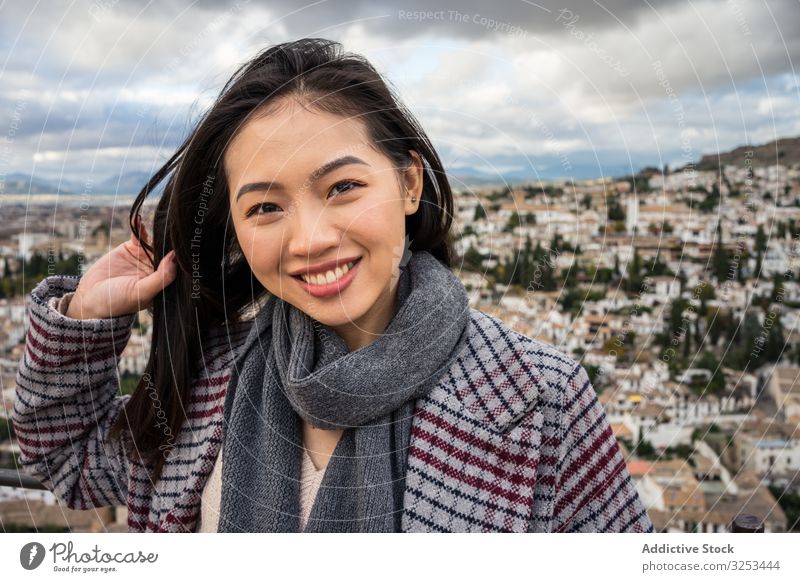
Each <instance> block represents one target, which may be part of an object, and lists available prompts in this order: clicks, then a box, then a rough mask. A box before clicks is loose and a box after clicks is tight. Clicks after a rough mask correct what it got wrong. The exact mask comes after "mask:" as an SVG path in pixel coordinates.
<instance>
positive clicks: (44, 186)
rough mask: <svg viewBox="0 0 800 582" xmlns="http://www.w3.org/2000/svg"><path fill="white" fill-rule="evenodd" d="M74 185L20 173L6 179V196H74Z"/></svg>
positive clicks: (10, 175)
mask: <svg viewBox="0 0 800 582" xmlns="http://www.w3.org/2000/svg"><path fill="white" fill-rule="evenodd" d="M74 187H75V184H74V183H67V182H61V183H60V184H59V183H58V181H54V180H46V179H44V178H34V177H33V176H28V175H26V174H20V173H18V172H16V173H13V174H9V175H8V176H6V179H5V186H4V188H3V192H4V193H5V194H29V193H30V194H63V195H72V194H75V192H76V190H74V189H73V188H74Z"/></svg>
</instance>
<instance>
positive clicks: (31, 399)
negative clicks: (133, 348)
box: [11, 276, 654, 532]
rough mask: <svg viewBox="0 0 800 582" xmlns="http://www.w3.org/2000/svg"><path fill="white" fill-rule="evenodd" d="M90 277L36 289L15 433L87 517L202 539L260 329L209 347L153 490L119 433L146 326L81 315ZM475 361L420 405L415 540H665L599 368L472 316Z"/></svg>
mask: <svg viewBox="0 0 800 582" xmlns="http://www.w3.org/2000/svg"><path fill="white" fill-rule="evenodd" d="M77 284H78V278H77V277H70V276H54V277H48V278H46V279H44V280H43V281H42V282H41V283H39V285H37V287H36V288H35V289H34V290H33V291H32V293H31V304H30V311H29V326H28V329H27V330H26V340H25V350H24V352H23V356H22V360H21V362H20V367H19V372H18V374H17V389H16V401H15V404H14V409H13V413H12V417H11V418H12V422H13V424H14V428H15V430H16V434H17V439H18V443H19V447H20V450H21V456H20V461H21V464H22V467H23V470H24V471H25V472H27V473H28V474H30V475H33V476H34V477H36V478H38V479H39V480H41V481H42V482H43V483H44V484H45V485H46V486H47V488H48V489H50V490H51V491H52V492H53V493H54V494H55V495H56V496H57V497H58V498H59V499H60V500H61V501H62V502H63V503H65V504H66V505H67V506H68V507H70V508H72V509H90V508H93V507H101V506H109V505H127V508H128V525H129V530H130V531H132V532H192V531H195V529H196V528H197V524H198V521H199V515H200V501H201V495H202V492H203V488H204V486H205V484H206V482H207V480H208V477H209V475H210V474H211V471H212V469H213V466H214V463H215V460H216V458H217V455H218V453H219V451H220V447H221V438H220V437H221V434H222V419H223V415H222V413H223V404H224V397H225V390H226V386H227V382H228V379H229V376H230V369H231V366H232V365H233V363H234V360H235V358H236V356H237V354H238V353H239V352H240V351H241V349H242V347H243V346H244V343H245V341H244V340H245V339H246V337H247V334H248V331H249V322H241V323H236V324H235V326H229V327H228V328H227V329H225V328H220V329H218V330H214V331H213V332H211V333H210V334H209V335H208V336H207V338H206V344H205V349H204V354H203V355H204V358H203V361H202V362H199V364H200V365H199V369H200V372H199V373H198V374H197V376H196V379H195V381H194V383H193V389H192V396H191V399H190V401H189V402H187V403H186V421H185V423H184V425H183V426H182V428H181V430H180V431H179V433H178V434H177V435H174V441H173V442H174V444H175V452H174V453H173V454H172V455H171V456H170V457H169V460H168V461H167V463H166V465H165V467H164V471H163V476H162V478H161V479H160V480H159V481H158V482H157V483H155V484H154V483H153V482H152V480H151V479H150V477H149V474H148V472H147V469H146V467H145V466H144V465H143V464H142V463H141V462H140V461H139V460H138V459H136V460H132V459H129V458H128V457H127V456H126V454H125V452H124V450H123V448H122V447H121V445H119V444H117V443H116V442H113V441H108V442H107V439H106V438H105V435H106V433H107V431H108V429H109V427H110V426H111V424H112V422H113V420H114V419H115V418H116V417H117V415H118V414H119V413H120V411H121V410H122V408H123V406H124V405H125V402H126V401H127V400H128V399H129V398H130V396H128V395H125V396H120V395H119V394H118V370H117V365H118V362H119V357H120V354H121V352H122V350H123V348H124V347H125V345H126V342H127V341H128V339H129V337H130V334H131V331H132V326H133V322H134V316H133V315H126V316H120V317H115V318H109V319H95V320H84V321H80V320H75V319H71V318H68V317H66V316H65V315H63V314H62V312H61V311H59V309H64V308H65V305H67V302H68V300H69V297H70V296H69V295H67V294H68V293H70V292H72V291H74V290H75V288H76V287H77ZM468 345H469V349H468V350H466V351H465V354H464V356H463V357H461V358H459V359H458V360H457V361H456V362H455V364H454V365H453V366H452V368H451V369H450V370H449V372H448V373H447V374H446V375H445V376H444V377H443V378H442V380H441V381H440V382H439V384H438V385H437V386H436V388H435V389H434V390H433V391H432V392H431V393H430V394H429V395H428V396H427V397H425V398H422V399H420V400H418V401H417V405H416V410H415V416H414V420H413V422H412V434H411V440H410V448H409V451H408V455H409V458H408V472H407V474H406V489H405V496H404V515H403V520H402V524H403V529H404V530H405V531H458V532H465V531H479V532H494V531H503V532H525V531H528V532H593V531H600V532H652V531H654V530H653V524H652V522H651V521H650V519H649V517H648V516H647V513H646V511H645V508H644V507H643V505H642V502H641V499H640V497H639V495H638V493H637V490H636V488H635V485H634V483H633V481H632V480H631V476H630V474H629V472H628V470H627V467H626V464H625V459H624V458H623V456H622V454H621V451H620V449H619V446H618V445H617V442H616V440H615V438H614V436H613V434H612V431H611V428H610V426H609V424H608V421H607V419H606V416H605V414H604V411H603V409H602V406H601V405H600V403H599V402H598V400H597V398H596V395H595V391H594V389H593V387H592V385H591V383H590V381H589V378H588V376H587V373H586V370H585V369H584V368H583V367H582V366H581V365H580V364H578V363H576V362H575V361H574V360H572V359H570V358H568V357H567V356H565V355H564V354H562V353H561V352H559V351H558V350H557V349H555V348H554V347H552V346H550V345H547V344H544V343H541V342H538V341H535V340H533V339H530V338H528V337H526V336H523V335H521V334H519V333H516V332H514V331H512V330H511V329H509V328H508V327H507V326H505V325H504V324H503V323H502V322H501V321H500V320H498V319H496V318H494V317H492V316H489V315H487V314H485V313H482V312H481V311H478V310H475V309H471V320H470V330H469V340H468Z"/></svg>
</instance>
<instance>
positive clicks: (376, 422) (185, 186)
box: [12, 39, 653, 532]
mask: <svg viewBox="0 0 800 582" xmlns="http://www.w3.org/2000/svg"><path fill="white" fill-rule="evenodd" d="M165 179H166V186H165V189H164V194H163V196H162V198H161V199H160V201H159V204H158V208H157V211H156V216H155V222H154V228H153V239H152V240H151V239H150V236H149V235H148V233H147V229H146V228H145V227H144V226H143V225H142V224H141V220H140V218H139V212H140V209H141V206H142V204H143V202H144V200H145V198H146V197H147V196H148V194H149V193H150V192H151V191H153V190H154V188H155V187H156V186H157V185H158V184H159V183H160V182H161V181H163V180H165ZM452 214H453V199H452V193H451V190H450V186H449V183H448V180H447V177H446V175H445V173H444V169H443V167H442V164H441V161H440V160H439V157H438V155H437V154H436V152H435V150H434V149H433V147H432V146H431V144H430V141H429V140H428V138H427V136H426V135H425V132H424V131H423V130H422V128H421V127H420V126H419V124H418V123H417V121H416V120H415V119H414V117H413V116H412V115H411V114H410V113H409V112H408V111H407V110H406V109H405V108H404V107H403V106H402V105H401V103H400V102H399V100H398V98H397V97H396V95H395V94H394V93H393V92H392V91H391V90H390V88H389V85H388V84H387V83H386V81H385V80H384V79H383V78H382V77H381V76H380V74H379V73H378V72H377V71H376V70H375V69H374V68H373V67H372V66H371V65H370V64H369V63H368V62H367V61H366V60H365V59H364V58H363V57H360V56H358V55H352V54H347V53H343V52H342V51H341V47H340V46H339V45H338V44H337V43H334V42H331V41H328V40H325V39H301V40H298V41H295V42H290V43H285V44H281V45H276V46H273V47H269V48H267V49H266V50H264V51H263V52H261V53H260V54H258V55H257V56H255V57H254V58H253V59H252V60H251V61H249V62H248V63H246V64H245V65H244V66H242V67H241V68H240V69H239V70H238V71H236V73H234V75H233V77H232V78H231V79H230V80H229V81H228V83H226V85H225V87H224V88H223V90H222V92H221V94H220V96H219V98H218V99H217V100H216V102H215V103H214V104H213V106H212V107H211V108H210V109H209V110H208V112H206V113H205V115H204V116H203V118H202V119H201V120H200V122H199V123H198V125H197V127H195V129H194V130H193V132H192V133H191V135H190V136H189V137H188V138H187V140H186V141H185V142H184V143H183V144H182V145H181V146H180V148H179V149H178V151H177V152H176V153H175V154H174V155H173V156H172V158H171V159H170V160H169V161H168V162H167V164H165V165H164V166H163V167H162V168H161V169H160V170H159V171H158V172H156V174H155V175H154V176H153V177H152V179H151V180H150V181H149V183H148V184H147V186H146V187H145V188H144V189H143V191H142V192H141V193H140V195H139V196H138V198H137V200H136V203H135V204H134V207H133V209H132V211H131V228H132V231H133V234H132V236H131V240H130V241H128V242H126V243H124V244H123V245H120V246H119V247H117V248H115V249H114V250H113V251H111V252H110V253H109V254H108V255H106V256H104V257H103V258H102V259H101V260H100V261H99V262H98V263H96V264H95V265H93V266H92V268H91V269H89V271H88V272H87V273H86V274H84V275H83V276H82V277H80V278H77V277H48V278H47V279H45V280H44V281H42V282H41V283H40V284H39V285H38V286H37V287H36V289H35V290H34V291H33V294H32V299H33V302H32V308H31V325H30V328H29V332H28V337H27V340H26V351H25V354H24V356H23V359H22V362H21V367H20V372H19V374H18V376H17V394H18V398H17V400H16V404H15V408H14V411H13V415H12V420H13V422H14V427H15V429H16V431H17V434H18V436H19V444H20V449H21V453H22V454H21V458H20V461H21V463H22V465H23V467H25V468H26V470H27V471H28V472H30V473H31V474H33V475H34V476H36V477H38V478H39V479H40V480H42V482H43V483H45V485H46V486H47V487H48V488H50V489H52V490H53V491H54V492H55V493H56V495H57V496H59V497H60V498H61V499H62V500H63V501H64V502H65V503H66V504H67V505H68V506H69V507H72V508H82V509H88V508H91V507H98V506H103V505H115V504H126V505H127V506H128V510H129V527H130V530H131V531H170V532H175V531H201V532H202V531H220V532H228V531H264V532H296V531H305V532H325V531H329V532H397V531H403V532H409V531H465V532H467V531H469V532H472V531H474V532H491V531H519V532H526V531H531V532H533V531H539V532H549V531H632V532H650V531H653V525H652V523H651V521H650V520H649V518H648V516H647V513H646V511H645V509H644V507H643V505H642V503H641V500H640V498H639V496H638V494H637V491H636V488H635V486H634V484H633V482H632V480H631V477H630V475H629V473H628V471H627V468H626V464H625V461H624V459H623V457H622V455H621V453H620V449H619V447H618V446H617V443H616V441H615V439H614V436H613V434H612V432H611V429H610V426H609V424H608V422H607V420H606V418H605V415H604V414H603V409H602V407H601V406H600V404H599V402H598V400H597V398H596V396H595V392H594V389H593V388H592V386H591V383H590V382H589V378H588V375H587V373H586V370H585V369H584V368H583V367H582V366H581V365H580V364H579V363H578V362H575V361H573V360H572V359H570V358H569V357H567V356H566V355H564V354H562V353H561V352H559V351H558V350H556V349H555V348H554V347H552V346H549V345H546V344H543V343H541V342H538V341H536V340H533V339H531V338H528V337H525V336H523V335H520V334H518V333H515V332H514V331H512V330H511V329H510V328H508V327H507V326H506V325H505V324H503V323H502V322H501V321H500V320H498V319H496V318H494V317H491V316H489V315H487V314H485V313H483V312H481V311H479V310H477V309H473V308H471V307H470V306H469V302H468V298H467V293H466V290H465V288H464V286H463V285H462V284H461V282H460V281H459V279H458V278H457V277H456V275H455V273H454V272H453V263H454V261H455V254H454V252H453V249H452V247H451V244H452V233H451V227H452ZM151 255H153V256H151ZM142 308H150V309H152V315H153V328H152V329H153V335H152V345H151V352H150V358H149V360H148V364H147V367H146V371H145V374H144V375H143V376H142V378H141V380H140V382H139V384H138V386H137V388H136V390H135V392H134V393H133V394H132V395H130V396H128V395H124V396H119V395H117V393H116V392H117V379H116V378H117V375H116V365H117V361H118V358H119V353H120V352H121V348H122V347H124V345H125V343H126V342H127V340H128V338H129V336H130V332H131V327H132V325H133V322H134V319H135V313H136V312H137V311H138V310H139V309H142ZM87 329H88V331H89V332H90V333H87Z"/></svg>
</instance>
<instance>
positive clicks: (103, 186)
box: [3, 171, 163, 196]
mask: <svg viewBox="0 0 800 582" xmlns="http://www.w3.org/2000/svg"><path fill="white" fill-rule="evenodd" d="M150 177H151V175H150V174H149V173H148V172H142V171H130V172H123V173H121V174H117V175H115V176H109V177H107V178H103V179H102V180H98V181H94V182H92V181H90V180H84V181H82V182H79V181H76V180H61V181H59V180H57V179H55V180H54V179H48V178H39V177H33V176H28V175H26V174H20V173H13V174H9V175H8V176H7V177H6V180H5V188H4V190H3V192H4V193H5V194H29V193H30V194H61V195H65V196H73V195H77V194H80V193H83V192H89V193H90V194H93V193H94V194H119V195H123V196H128V195H131V194H138V193H139V191H140V190H141V189H142V188H144V185H145V184H146V183H147V181H148V180H149V179H150ZM162 190H163V182H162V184H160V185H159V186H158V187H157V188H156V190H155V192H154V193H153V194H161V191H162Z"/></svg>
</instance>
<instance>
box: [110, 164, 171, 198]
mask: <svg viewBox="0 0 800 582" xmlns="http://www.w3.org/2000/svg"><path fill="white" fill-rule="evenodd" d="M151 177H152V174H150V173H149V172H142V171H138V170H136V171H130V172H123V173H122V174H117V175H116V176H110V177H108V178H106V179H105V180H102V181H100V182H97V183H96V184H95V190H96V191H97V192H101V193H103V194H138V193H139V192H140V191H141V189H142V188H144V185H145V184H147V181H148V180H149V179H150V178H151ZM163 188H164V181H162V182H161V184H159V185H158V187H157V188H156V189H155V190H154V191H153V193H152V194H151V196H152V195H153V194H161V191H162V190H163Z"/></svg>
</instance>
